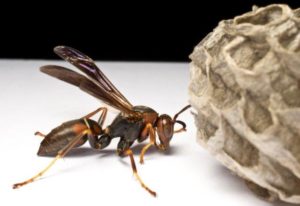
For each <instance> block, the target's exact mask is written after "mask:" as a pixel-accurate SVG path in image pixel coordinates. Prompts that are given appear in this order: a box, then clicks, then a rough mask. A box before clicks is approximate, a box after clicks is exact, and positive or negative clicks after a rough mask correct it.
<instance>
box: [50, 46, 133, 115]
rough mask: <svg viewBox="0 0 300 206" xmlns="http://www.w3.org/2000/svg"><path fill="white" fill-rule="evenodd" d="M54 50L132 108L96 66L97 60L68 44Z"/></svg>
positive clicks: (104, 89)
mask: <svg viewBox="0 0 300 206" xmlns="http://www.w3.org/2000/svg"><path fill="white" fill-rule="evenodd" d="M54 52H55V53H56V54H57V55H58V56H60V57H61V58H62V59H64V60H66V61H68V62H69V63H71V64H73V65H74V66H75V67H77V68H78V69H80V70H81V71H82V72H83V73H85V74H86V75H87V76H88V77H89V78H91V79H92V80H93V82H94V83H96V84H97V85H98V86H99V87H100V88H102V90H103V91H104V92H106V93H107V95H110V96H113V98H115V99H117V101H118V102H121V103H122V105H123V106H125V107H127V109H128V110H131V109H132V104H131V103H130V102H129V101H128V100H127V99H126V98H125V97H124V95H123V94H122V93H121V92H120V91H119V90H118V89H117V88H116V87H115V86H114V85H113V84H112V83H111V81H109V79H108V78H107V77H106V76H105V75H104V73H103V72H102V71H101V70H100V69H99V68H98V67H97V66H96V64H95V62H94V61H93V60H92V59H91V58H90V57H88V56H87V55H85V54H83V53H82V52H80V51H78V50H76V49H73V48H71V47H67V46H57V47H55V48H54Z"/></svg>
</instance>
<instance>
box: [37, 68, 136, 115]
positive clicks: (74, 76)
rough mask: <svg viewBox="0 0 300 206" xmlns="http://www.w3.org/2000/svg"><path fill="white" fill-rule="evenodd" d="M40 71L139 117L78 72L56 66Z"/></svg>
mask: <svg viewBox="0 0 300 206" xmlns="http://www.w3.org/2000/svg"><path fill="white" fill-rule="evenodd" d="M40 70H41V72H43V73H45V74H48V75H50V76H52V77H55V78H57V79H60V80H62V81H65V82H67V83H69V84H72V85H74V86H77V87H79V88H80V89H81V90H83V91H85V92H86V93H88V94H90V95H92V96H94V97H96V98H97V99H100V100H102V101H103V102H105V103H106V104H108V105H110V106H112V107H115V108H116V109H118V110H120V111H122V112H125V113H127V114H131V115H137V114H136V113H135V112H134V111H132V110H131V108H128V105H124V104H123V102H120V101H118V100H119V99H117V98H116V97H115V96H112V95H110V93H109V92H107V91H106V88H103V87H101V86H99V85H98V84H95V83H94V82H93V81H92V80H90V79H89V78H87V77H85V76H83V75H81V74H79V73H77V72H74V71H72V70H70V69H67V68H65V67H61V66H56V65H46V66H42V67H41V68H40Z"/></svg>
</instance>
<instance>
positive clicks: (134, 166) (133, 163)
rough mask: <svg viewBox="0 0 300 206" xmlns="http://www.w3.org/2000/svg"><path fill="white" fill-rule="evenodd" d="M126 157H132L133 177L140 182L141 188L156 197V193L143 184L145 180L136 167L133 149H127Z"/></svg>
mask: <svg viewBox="0 0 300 206" xmlns="http://www.w3.org/2000/svg"><path fill="white" fill-rule="evenodd" d="M124 154H125V155H127V156H129V157H130V162H131V168H132V171H133V175H134V176H135V178H136V179H137V180H138V181H139V182H140V184H141V186H142V187H143V188H144V189H145V190H147V191H148V192H149V193H150V194H151V195H153V196H154V197H156V192H154V191H153V190H151V189H150V188H149V187H148V186H147V185H145V183H144V182H143V180H142V179H141V178H140V176H139V174H138V172H137V169H136V165H135V161H134V157H133V153H132V150H131V149H127V150H126V151H125V152H124Z"/></svg>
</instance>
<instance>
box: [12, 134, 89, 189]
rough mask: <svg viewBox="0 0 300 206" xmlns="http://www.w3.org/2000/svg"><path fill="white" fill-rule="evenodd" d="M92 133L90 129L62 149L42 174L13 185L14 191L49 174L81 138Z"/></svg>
mask: <svg viewBox="0 0 300 206" xmlns="http://www.w3.org/2000/svg"><path fill="white" fill-rule="evenodd" d="M90 133H91V131H90V130H89V129H86V130H84V131H83V132H81V133H80V134H79V135H78V136H76V137H75V138H74V139H73V140H72V141H71V142H70V143H69V144H67V145H66V146H65V147H64V148H63V149H61V150H60V151H59V152H58V153H57V155H56V157H55V158H54V159H53V160H52V161H51V162H50V164H49V165H48V166H47V167H45V169H43V170H42V171H41V172H39V173H37V174H36V175H35V176H33V177H32V178H30V179H28V180H26V181H24V182H20V183H16V184H14V185H13V189H17V188H19V187H22V186H24V185H26V184H28V183H31V182H33V181H35V180H36V179H37V178H39V177H41V176H42V175H43V174H44V173H45V172H47V171H48V170H49V169H50V168H51V167H52V166H53V165H54V163H55V162H56V161H57V160H58V159H60V158H63V157H64V156H65V155H66V154H67V153H68V152H69V151H70V150H71V149H72V148H73V147H74V146H75V145H76V144H77V143H78V141H80V140H81V138H82V137H83V136H84V135H87V134H90Z"/></svg>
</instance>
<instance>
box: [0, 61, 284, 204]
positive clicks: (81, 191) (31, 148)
mask: <svg viewBox="0 0 300 206" xmlns="http://www.w3.org/2000/svg"><path fill="white" fill-rule="evenodd" d="M45 64H59V65H63V66H67V67H71V68H72V66H70V65H68V64H67V63H64V62H62V61H55V62H54V61H22V60H1V61H0V89H1V90H0V114H1V116H0V125H1V127H0V128H1V137H0V152H1V153H0V154H1V156H0V160H1V161H0V163H1V169H0V174H1V175H0V205H31V206H35V205H43V206H48V205H49V206H50V205H51V206H54V205H55V206H56V205H88V206H92V205H102V206H107V205H130V206H134V205H138V206H145V205H163V206H166V205H175V204H176V205H183V204H186V205H203V206H204V205H230V206H235V205H236V206H253V205H255V206H258V205H270V204H269V203H267V202H265V201H262V200H260V199H258V198H257V197H255V196H254V195H253V194H252V193H251V192H250V191H249V190H248V189H247V188H246V186H245V185H244V183H243V181H242V180H240V179H239V178H237V177H236V176H234V175H233V174H231V172H230V171H228V170H227V169H226V168H224V167H223V166H222V165H221V164H220V163H219V162H217V161H216V160H215V159H214V158H213V157H212V156H211V155H210V154H209V153H208V152H207V151H206V150H204V149H203V148H201V146H199V145H198V144H197V143H196V128H195V126H194V120H193V117H192V115H191V113H190V111H189V112H185V113H184V114H182V115H180V117H179V119H180V120H182V121H184V122H186V124H187V130H188V131H187V132H185V133H181V134H176V135H175V136H174V137H173V140H172V142H171V146H172V149H171V151H170V152H169V153H167V154H163V153H160V152H157V151H156V150H155V149H154V148H153V149H151V150H150V151H149V152H148V153H147V155H146V156H145V164H144V165H140V164H139V163H138V164H137V167H138V171H139V174H140V176H141V177H142V179H143V180H144V182H145V183H146V184H148V186H149V187H150V188H151V189H153V190H155V191H156V192H157V194H158V196H157V197H156V198H153V197H152V196H150V195H149V194H148V193H147V192H145V191H144V190H143V189H142V188H141V187H140V185H139V183H138V182H137V181H136V180H135V178H134V176H133V175H132V171H131V168H130V161H129V159H128V158H127V157H125V158H120V157H118V156H117V155H116V153H115V149H116V145H117V142H118V139H114V140H113V141H112V143H111V145H110V146H109V147H108V148H106V149H104V150H102V151H94V150H92V149H90V148H89V144H85V145H84V146H83V147H82V148H81V149H77V150H76V151H73V152H72V153H71V154H70V155H69V156H67V157H65V158H64V159H63V160H60V161H58V162H57V164H55V165H54V166H53V168H51V169H50V170H49V171H48V172H47V173H46V174H45V175H44V177H43V178H41V179H40V180H38V181H36V182H34V183H32V184H29V185H27V186H25V187H22V188H20V189H17V190H13V189H12V187H11V186H12V184H13V183H16V182H19V181H23V180H25V179H27V178H29V177H31V176H32V175H34V174H36V173H37V172H38V171H40V170H41V169H42V168H44V167H45V166H46V165H47V164H48V163H49V162H50V161H51V158H47V157H38V156H37V155H36V152H37V150H38V147H39V144H40V142H41V138H40V137H37V136H34V135H33V134H34V132H35V131H36V130H40V131H41V132H45V133H47V132H49V131H50V130H51V129H52V128H54V127H56V126H58V125H60V124H61V123H62V122H64V121H67V120H71V119H76V118H79V117H81V116H83V115H85V114H87V113H89V112H90V111H92V110H95V109H96V108H98V107H100V106H103V104H102V103H101V102H100V101H98V100H97V99H95V98H93V97H91V96H89V95H87V94H86V93H84V92H82V91H80V90H79V89H77V88H75V87H74V86H71V85H68V84H66V83H64V82H61V81H58V80H56V79H54V78H51V77H49V76H47V75H45V74H42V73H41V72H39V70H38V68H39V67H40V66H42V65H45ZM98 65H101V68H102V71H103V72H104V73H105V74H106V75H107V76H108V77H109V78H110V79H111V81H112V82H113V83H114V84H115V86H116V87H117V88H119V90H120V91H121V92H122V93H123V94H124V95H125V96H126V97H127V99H129V100H130V101H131V103H132V104H134V105H147V106H149V107H151V108H153V109H155V110H156V111H157V112H159V113H167V114H170V115H171V116H173V115H174V114H175V113H176V112H177V111H179V110H180V109H181V108H182V107H183V106H185V105H186V104H187V103H188V91H187V87H188V81H189V69H188V64H187V63H123V62H98ZM116 114H117V111H112V110H110V112H109V116H108V119H107V120H106V124H109V123H110V122H111V121H112V119H113V117H114V116H115V115H116ZM135 145H136V144H135ZM135 145H134V146H133V149H134V151H135V158H136V161H137V160H138V154H139V152H140V150H141V146H138V145H137V146H135ZM137 162H138V161H137ZM277 205H279V203H277Z"/></svg>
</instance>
